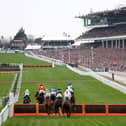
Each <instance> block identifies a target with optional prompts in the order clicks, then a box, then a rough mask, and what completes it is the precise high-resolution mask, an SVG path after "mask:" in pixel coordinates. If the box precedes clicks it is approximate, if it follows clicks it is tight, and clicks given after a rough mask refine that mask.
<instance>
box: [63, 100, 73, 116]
mask: <svg viewBox="0 0 126 126" xmlns="http://www.w3.org/2000/svg"><path fill="white" fill-rule="evenodd" d="M71 108H72V105H71V102H70V100H69V99H68V98H66V99H65V100H64V101H63V105H62V111H63V114H64V113H66V114H67V117H70V116H71Z"/></svg>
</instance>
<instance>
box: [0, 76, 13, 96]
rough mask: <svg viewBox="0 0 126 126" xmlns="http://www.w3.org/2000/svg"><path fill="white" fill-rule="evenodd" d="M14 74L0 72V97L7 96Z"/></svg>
mask: <svg viewBox="0 0 126 126" xmlns="http://www.w3.org/2000/svg"><path fill="white" fill-rule="evenodd" d="M14 76H15V74H8V73H6V74H5V73H4V74H2V73H0V98H1V97H3V96H7V95H8V93H9V90H10V88H11V84H12V81H13V79H14Z"/></svg>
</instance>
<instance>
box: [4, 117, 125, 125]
mask: <svg viewBox="0 0 126 126" xmlns="http://www.w3.org/2000/svg"><path fill="white" fill-rule="evenodd" d="M125 125H126V117H125V116H78V117H77V116H72V117H71V118H69V119H67V118H65V117H49V116H46V117H43V116H37V117H33V116H32V117H13V118H10V119H8V121H7V122H5V123H3V125H2V126H125Z"/></svg>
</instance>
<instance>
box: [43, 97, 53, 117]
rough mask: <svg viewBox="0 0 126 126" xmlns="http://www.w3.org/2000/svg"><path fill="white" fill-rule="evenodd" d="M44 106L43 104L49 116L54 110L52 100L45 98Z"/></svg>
mask: <svg viewBox="0 0 126 126" xmlns="http://www.w3.org/2000/svg"><path fill="white" fill-rule="evenodd" d="M44 104H45V110H46V112H47V113H48V115H49V114H50V113H52V112H53V110H54V102H53V100H51V98H50V97H46V98H45V102H44Z"/></svg>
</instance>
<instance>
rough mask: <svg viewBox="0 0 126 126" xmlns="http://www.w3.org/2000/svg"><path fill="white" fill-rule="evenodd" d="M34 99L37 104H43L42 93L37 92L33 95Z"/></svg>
mask: <svg viewBox="0 0 126 126" xmlns="http://www.w3.org/2000/svg"><path fill="white" fill-rule="evenodd" d="M35 97H36V99H37V100H38V103H39V104H42V103H43V102H44V93H43V92H41V93H39V92H38V91H37V92H36V94H35Z"/></svg>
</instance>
